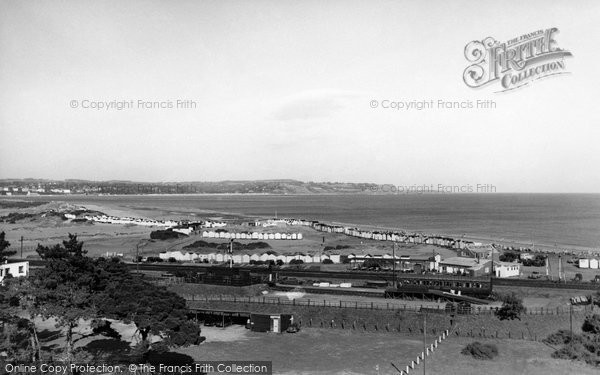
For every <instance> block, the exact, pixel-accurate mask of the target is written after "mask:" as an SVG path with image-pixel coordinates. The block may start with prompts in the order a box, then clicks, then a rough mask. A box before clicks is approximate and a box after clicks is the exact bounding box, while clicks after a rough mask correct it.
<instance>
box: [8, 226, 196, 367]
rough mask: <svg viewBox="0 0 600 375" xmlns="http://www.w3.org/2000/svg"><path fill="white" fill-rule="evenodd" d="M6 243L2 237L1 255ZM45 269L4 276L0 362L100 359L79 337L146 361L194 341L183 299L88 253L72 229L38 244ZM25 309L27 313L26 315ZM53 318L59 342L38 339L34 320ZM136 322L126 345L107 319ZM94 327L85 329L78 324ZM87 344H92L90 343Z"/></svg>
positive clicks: (113, 261)
mask: <svg viewBox="0 0 600 375" xmlns="http://www.w3.org/2000/svg"><path fill="white" fill-rule="evenodd" d="M8 246H9V244H8V242H7V241H4V236H3V234H2V235H0V259H1V258H3V257H5V256H6V255H7V254H9V253H8V252H7V250H6V249H7V248H8ZM37 252H38V254H39V255H40V257H41V258H42V259H44V260H46V261H47V266H46V267H45V268H44V269H40V270H36V272H35V273H33V274H32V275H31V276H30V277H28V278H8V279H5V283H4V285H2V286H0V288H1V291H0V323H1V324H2V327H3V329H2V331H0V353H1V354H0V362H9V363H22V362H25V363H36V362H38V361H44V362H46V363H48V361H49V360H50V359H52V358H60V361H62V362H74V361H81V362H88V361H90V360H92V359H94V360H102V359H103V358H102V356H109V355H114V352H113V353H99V352H98V351H97V350H94V345H87V346H84V347H76V344H77V342H78V341H80V340H83V339H89V338H92V337H96V336H97V337H98V338H101V339H105V340H106V339H110V340H112V346H113V348H116V349H117V350H118V352H119V356H118V358H111V359H112V360H113V361H115V360H117V361H119V362H122V363H146V362H148V361H149V360H150V358H151V356H154V355H156V354H162V353H166V352H168V351H169V350H171V349H173V348H178V347H183V346H189V345H195V344H199V343H200V342H201V341H202V340H203V338H202V337H201V336H200V329H199V328H198V326H197V325H196V324H194V323H193V322H192V321H190V320H189V319H188V316H187V313H188V312H187V308H186V304H185V300H184V299H183V298H181V297H179V296H178V295H177V294H175V293H173V292H170V291H168V290H166V289H165V288H162V287H159V286H156V285H154V284H151V283H149V282H147V281H145V280H144V279H143V278H142V277H140V276H139V275H136V274H132V273H130V272H129V271H128V270H127V268H126V267H125V265H124V264H123V263H122V262H121V261H120V260H118V259H104V258H97V259H92V258H89V257H87V256H86V252H85V250H83V242H80V241H78V240H77V237H76V236H75V235H69V239H68V240H66V241H63V242H62V244H57V245H55V246H38V249H37ZM23 311H25V312H26V313H27V317H23ZM39 318H43V319H54V320H55V321H56V328H58V329H60V333H62V335H63V336H64V338H65V340H64V346H63V347H61V348H55V349H49V348H45V347H43V346H42V345H41V344H40V339H39V332H38V330H37V327H36V325H35V323H34V321H35V320H36V319H39ZM114 321H119V322H123V323H125V324H133V325H135V328H136V333H137V335H136V336H137V338H136V340H135V342H134V343H133V344H134V345H133V347H130V344H132V343H129V342H125V341H122V340H121V337H120V334H119V333H118V332H117V331H115V330H114V329H113V328H112V327H111V324H112V322H114ZM83 325H86V326H90V327H91V328H92V332H91V333H86V334H82V333H81V332H83V331H82V330H81V329H79V328H81V326H83ZM90 344H92V343H90Z"/></svg>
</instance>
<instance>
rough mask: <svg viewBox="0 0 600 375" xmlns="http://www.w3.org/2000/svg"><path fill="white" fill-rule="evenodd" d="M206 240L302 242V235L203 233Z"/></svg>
mask: <svg viewBox="0 0 600 375" xmlns="http://www.w3.org/2000/svg"><path fill="white" fill-rule="evenodd" d="M202 237H204V238H225V239H235V240H301V239H302V233H259V232H252V233H249V232H235V233H234V232H227V231H215V232H213V231H203V232H202Z"/></svg>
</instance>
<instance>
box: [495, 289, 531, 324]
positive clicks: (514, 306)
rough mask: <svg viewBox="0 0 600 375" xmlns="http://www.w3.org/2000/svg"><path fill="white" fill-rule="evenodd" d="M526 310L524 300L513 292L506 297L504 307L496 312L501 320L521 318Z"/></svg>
mask: <svg viewBox="0 0 600 375" xmlns="http://www.w3.org/2000/svg"><path fill="white" fill-rule="evenodd" d="M523 312H525V306H523V300H522V299H521V298H519V297H517V295H516V294H515V293H514V292H513V293H511V294H509V295H507V296H506V297H504V303H503V304H502V307H501V308H500V309H499V310H498V311H497V312H496V316H498V318H499V319H500V320H514V319H518V320H521V313H523Z"/></svg>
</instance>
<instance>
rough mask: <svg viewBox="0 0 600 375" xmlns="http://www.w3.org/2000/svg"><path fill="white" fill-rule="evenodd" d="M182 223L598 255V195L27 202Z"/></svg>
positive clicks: (160, 197)
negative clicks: (325, 230)
mask: <svg viewBox="0 0 600 375" xmlns="http://www.w3.org/2000/svg"><path fill="white" fill-rule="evenodd" d="M30 199H37V200H49V199H52V200H61V201H68V202H72V203H79V204H83V205H85V204H94V205H98V206H103V205H107V206H111V207H116V208H121V209H123V210H124V211H126V210H133V211H135V212H142V213H147V215H146V216H145V217H156V214H157V213H159V212H160V213H161V214H165V213H168V214H169V216H180V217H181V218H193V217H197V216H200V215H212V216H215V215H216V216H218V215H220V214H223V215H244V216H251V217H252V216H255V217H278V218H299V219H308V220H319V221H325V222H337V223H345V224H349V225H350V224H351V225H355V226H359V227H360V226H370V227H380V228H387V229H398V230H406V231H411V232H423V233H436V234H445V235H450V236H458V237H465V238H479V239H482V240H494V241H497V242H514V243H521V244H529V245H534V246H546V247H552V246H555V247H559V248H568V247H573V248H587V249H600V194H402V195H400V194H398V195H246V194H241V195H240V194H238V195H135V196H134V195H124V196H61V197H47V196H46V197H43V196H40V197H32V198H30Z"/></svg>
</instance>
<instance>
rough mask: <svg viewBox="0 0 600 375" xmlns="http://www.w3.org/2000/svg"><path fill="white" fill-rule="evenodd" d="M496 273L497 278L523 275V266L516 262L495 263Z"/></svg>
mask: <svg viewBox="0 0 600 375" xmlns="http://www.w3.org/2000/svg"><path fill="white" fill-rule="evenodd" d="M494 273H495V276H496V277H514V276H519V275H520V274H521V264H520V263H517V262H514V263H509V262H494Z"/></svg>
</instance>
